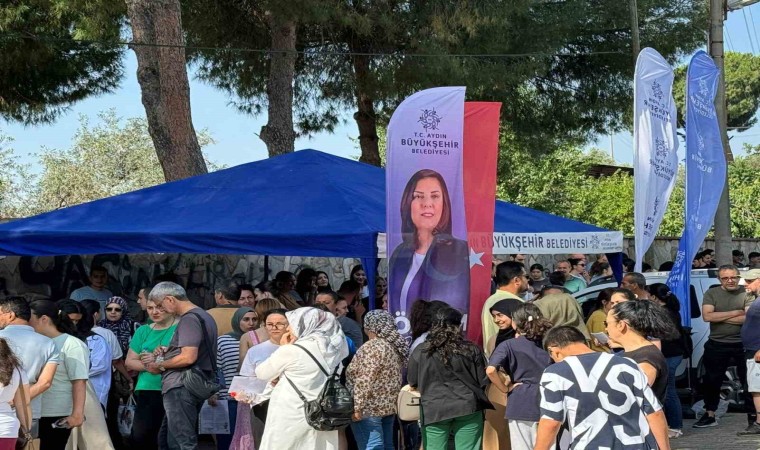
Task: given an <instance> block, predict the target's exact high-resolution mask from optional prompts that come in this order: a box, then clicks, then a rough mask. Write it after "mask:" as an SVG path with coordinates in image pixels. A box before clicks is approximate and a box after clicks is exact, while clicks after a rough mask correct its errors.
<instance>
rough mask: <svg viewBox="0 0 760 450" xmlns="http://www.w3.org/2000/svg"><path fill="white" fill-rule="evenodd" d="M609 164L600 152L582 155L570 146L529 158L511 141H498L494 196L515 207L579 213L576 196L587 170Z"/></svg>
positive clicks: (584, 179) (556, 212) (527, 153)
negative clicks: (496, 179) (495, 193)
mask: <svg viewBox="0 0 760 450" xmlns="http://www.w3.org/2000/svg"><path fill="white" fill-rule="evenodd" d="M610 163H611V159H610V158H609V156H607V155H605V154H604V153H602V152H600V151H592V152H590V153H584V152H583V151H582V150H580V149H579V148H578V147H574V146H566V147H562V148H559V149H557V150H555V151H553V152H551V153H548V154H546V155H543V156H532V155H531V153H530V152H529V151H526V150H524V149H522V148H520V147H518V146H517V145H515V143H514V141H513V140H510V139H502V141H501V145H500V154H499V169H498V180H499V182H498V187H497V195H498V197H499V198H501V199H504V200H507V201H509V202H513V203H516V204H518V205H522V206H527V207H529V208H535V209H539V210H541V211H546V212H549V213H552V214H558V215H561V216H565V217H569V213H570V212H571V211H578V212H579V213H580V212H581V211H580V209H582V208H581V207H580V206H579V205H577V204H576V203H577V195H578V190H579V188H580V187H585V183H586V181H587V178H588V176H587V175H586V171H587V169H588V167H589V166H590V165H592V164H610ZM579 208H580V209H579Z"/></svg>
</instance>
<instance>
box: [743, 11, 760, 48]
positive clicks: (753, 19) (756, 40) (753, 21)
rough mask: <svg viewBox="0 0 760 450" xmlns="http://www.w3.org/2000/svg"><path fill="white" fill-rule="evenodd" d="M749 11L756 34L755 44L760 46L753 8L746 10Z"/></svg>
mask: <svg viewBox="0 0 760 450" xmlns="http://www.w3.org/2000/svg"><path fill="white" fill-rule="evenodd" d="M744 9H748V10H749V18H750V19H751V20H752V31H754V32H755V42H757V43H758V45H760V39H758V38H757V26H756V25H755V16H753V15H752V8H744Z"/></svg>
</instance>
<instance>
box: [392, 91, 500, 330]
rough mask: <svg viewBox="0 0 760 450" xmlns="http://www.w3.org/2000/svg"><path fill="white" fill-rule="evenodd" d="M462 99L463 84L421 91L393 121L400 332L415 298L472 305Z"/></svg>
mask: <svg viewBox="0 0 760 450" xmlns="http://www.w3.org/2000/svg"><path fill="white" fill-rule="evenodd" d="M464 97H465V88H464V87H439V88H432V89H427V90H424V91H421V92H417V93H416V94H413V95H412V96H410V97H409V98H407V99H406V100H404V101H403V102H402V103H401V105H399V107H398V108H397V109H396V111H395V112H394V113H393V116H392V117H391V121H390V124H389V125H388V139H387V145H388V147H387V148H388V151H387V161H386V172H385V173H386V175H385V176H386V197H387V201H386V205H387V206H386V208H387V211H386V234H387V236H386V242H387V244H386V245H387V255H388V256H389V258H390V259H389V261H388V300H389V309H390V311H391V314H394V315H395V316H396V323H397V324H398V326H399V331H400V332H401V333H402V334H408V333H409V331H410V330H411V325H410V322H409V320H408V319H409V313H410V310H411V307H412V304H413V303H414V302H415V301H416V300H418V299H424V300H440V301H444V302H446V303H448V304H449V305H451V306H452V307H454V308H457V309H460V310H461V311H463V312H467V311H468V307H469V295H470V263H469V246H468V244H467V221H466V217H465V207H464V205H465V204H464V189H463V181H462V180H463V170H462V162H463V157H462V154H463V152H462V150H463V130H464ZM492 217H493V216H492Z"/></svg>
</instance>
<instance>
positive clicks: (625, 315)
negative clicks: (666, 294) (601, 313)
mask: <svg viewBox="0 0 760 450" xmlns="http://www.w3.org/2000/svg"><path fill="white" fill-rule="evenodd" d="M607 334H608V335H609V336H610V341H612V342H614V343H617V344H618V345H619V346H621V347H623V349H624V350H625V352H624V353H623V354H622V356H625V357H627V358H631V359H632V360H634V361H636V363H637V364H638V365H639V368H640V369H641V371H642V372H644V374H645V375H646V376H647V382H648V383H649V385H650V386H651V387H652V391H653V392H654V394H655V396H657V399H658V400H659V401H660V403H661V404H662V403H664V402H665V392H666V390H667V386H668V364H667V362H666V361H665V356H663V354H662V352H661V351H660V349H659V348H657V346H655V345H654V344H653V343H652V342H651V341H650V340H649V338H650V337H654V338H658V339H674V338H677V337H678V330H677V329H676V327H675V325H674V324H673V320H672V319H671V318H670V314H669V313H668V312H667V311H666V310H665V308H663V307H661V306H660V305H657V304H655V303H653V302H651V301H649V300H632V301H627V302H622V303H618V304H617V305H615V306H614V307H613V308H612V309H611V310H610V311H609V312H608V313H607Z"/></svg>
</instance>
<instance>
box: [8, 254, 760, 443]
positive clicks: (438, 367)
mask: <svg viewBox="0 0 760 450" xmlns="http://www.w3.org/2000/svg"><path fill="white" fill-rule="evenodd" d="M734 256H735V257H737V255H736V254H734ZM741 256H742V257H743V255H741ZM750 259H751V258H750ZM525 262H526V257H525V255H511V257H510V260H509V261H505V262H500V263H498V264H494V272H493V275H494V277H493V286H492V291H493V293H492V295H491V296H490V297H489V298H488V299H486V300H485V303H484V306H483V309H482V314H481V316H480V317H481V320H482V321H481V326H482V329H481V330H480V331H481V333H480V334H481V335H480V339H482V344H478V343H476V342H472V341H470V340H468V339H467V338H466V337H465V335H464V333H463V331H462V322H463V311H459V310H456V309H454V308H452V307H450V306H449V305H448V304H447V303H445V302H442V301H437V300H431V301H428V300H424V299H418V300H416V301H415V302H414V303H413V305H412V306H411V310H410V314H409V319H410V322H411V332H410V335H409V336H402V335H400V334H399V331H398V328H397V326H396V322H395V320H394V317H393V316H392V315H391V314H389V312H388V311H387V307H388V301H387V292H386V290H387V282H386V280H385V279H383V278H379V279H378V280H377V283H376V286H374V287H372V289H375V291H374V294H375V296H376V299H377V308H376V309H372V308H370V303H369V289H370V286H368V284H367V277H366V274H365V273H364V270H363V268H362V267H361V266H356V267H354V268H353V270H352V271H351V275H350V277H349V279H348V280H347V281H345V282H343V283H341V284H340V286H339V288H338V289H337V290H334V289H333V287H332V285H331V280H330V278H329V276H328V274H326V273H324V272H317V271H314V270H312V269H303V270H301V271H299V273H298V274H297V275H296V274H293V273H290V272H279V273H278V274H276V276H275V277H274V279H273V280H272V281H271V282H264V283H260V284H258V285H256V286H252V285H250V284H237V285H230V286H227V287H224V288H220V289H218V290H217V291H216V292H215V302H216V305H215V306H214V307H213V308H211V309H209V310H204V309H203V308H200V307H198V306H197V305H196V304H195V303H193V302H192V301H191V300H190V299H189V298H188V296H187V294H186V292H185V290H184V289H183V288H182V286H181V285H180V284H179V283H178V280H176V279H175V278H174V277H173V276H172V275H171V274H169V275H164V276H161V277H158V278H157V279H156V280H155V283H154V284H153V285H152V286H150V287H148V288H145V289H143V290H141V291H140V292H139V295H138V303H139V306H140V311H139V312H138V313H137V314H134V313H131V312H130V308H129V303H128V302H127V301H126V300H125V299H124V298H122V297H118V296H114V295H112V294H111V293H110V292H109V291H108V290H107V286H106V285H107V282H106V281H107V272H106V271H105V269H103V268H102V267H92V268H91V277H90V283H89V285H88V286H86V287H84V288H80V289H77V290H76V291H74V292H72V293H71V295H70V296H69V297H70V298H67V299H62V300H58V301H55V302H54V301H51V300H35V301H33V302H28V301H27V300H26V299H25V298H24V297H21V296H16V297H14V296H10V297H6V298H3V299H0V385H2V386H3V387H2V388H0V450H3V449H6V448H7V449H10V448H12V447H13V448H15V445H16V438H17V436H19V435H24V436H31V437H35V438H38V439H39V443H40V449H42V450H50V449H65V448H76V447H77V446H78V447H79V448H98V449H99V450H101V449H102V450H108V449H126V448H133V447H134V448H146V449H159V448H160V449H162V450H163V449H172V450H173V449H182V450H185V449H188V450H189V449H196V448H198V440H199V436H198V425H199V413H200V411H201V409H202V407H203V406H204V404H206V405H208V406H207V407H210V408H215V407H220V405H222V402H224V403H225V404H226V406H227V408H226V410H227V415H228V417H227V418H228V420H229V432H228V433H220V434H217V435H215V436H214V442H215V445H216V446H217V448H218V449H224V450H227V449H235V450H252V449H273V450H275V449H276V450H280V449H317V448H319V449H322V448H324V449H330V448H332V449H336V450H338V449H339V450H347V449H360V450H364V449H372V450H375V449H383V450H387V449H405V450H412V449H419V448H421V447H423V448H425V449H429V450H438V449H447V448H449V445H451V444H452V442H453V445H454V446H455V448H457V449H467V450H469V449H480V448H487V449H499V448H511V449H513V450H521V449H554V448H561V449H564V448H602V447H605V448H611V449H617V448H620V449H629V448H660V449H667V448H670V447H669V445H670V444H669V441H670V439H675V438H678V437H680V436H681V435H682V434H683V432H684V429H683V421H682V418H683V411H682V409H681V408H682V407H681V401H680V399H679V397H678V392H677V390H676V372H677V369H678V367H679V366H680V365H681V363H682V361H683V360H684V358H687V357H688V356H689V355H690V354H691V351H692V348H691V347H692V344H691V340H690V335H689V330H688V329H687V328H684V327H683V326H682V324H681V315H680V309H681V308H680V301H679V299H678V298H676V297H675V296H674V295H673V294H672V293H671V292H670V290H669V289H668V287H667V286H666V285H664V284H662V283H656V284H652V285H649V286H648V285H647V281H646V277H645V276H644V275H643V274H641V273H636V272H631V271H629V272H627V273H625V274H624V276H623V279H622V281H621V283H620V285H619V287H617V288H608V289H604V290H602V291H600V293H599V296H598V298H597V299H596V300H595V301H587V302H585V303H584V304H582V305H581V304H579V303H578V301H577V300H576V299H575V298H574V297H573V296H572V295H571V294H572V293H573V292H574V291H577V290H579V289H583V288H584V287H586V286H588V285H589V284H593V283H594V282H596V281H598V280H606V281H609V280H610V278H611V277H612V274H611V270H610V266H609V263H608V262H607V261H606V260H605V258H603V257H602V255H600V256H598V257H597V258H596V261H595V262H594V263H593V264H592V265H591V270H590V271H587V270H586V265H587V259H586V256H585V255H569V256H568V257H567V258H566V259H562V260H559V261H558V262H557V264H556V265H555V267H554V269H555V270H554V271H553V272H549V271H547V270H546V269H545V268H544V267H542V266H541V265H538V264H534V265H532V266H530V267H526V265H525ZM717 273H718V281H719V282H720V286H717V287H714V288H711V289H710V290H708V291H707V292H706V293H705V295H704V301H703V306H702V316H703V319H704V320H705V321H706V322H708V323H710V337H709V340H708V341H707V343H706V344H705V349H704V361H705V364H704V368H705V374H704V377H703V378H702V380H701V381H702V383H701V386H700V392H701V394H702V395H703V396H704V401H705V410H706V412H705V414H704V415H702V416H701V418H699V420H698V421H697V422H696V423H695V424H694V427H696V428H704V427H710V426H715V425H717V420H718V418H717V416H716V411H717V409H718V403H719V400H720V389H721V385H722V383H723V377H724V374H725V372H726V368H727V367H728V366H730V365H736V367H737V369H738V372H739V376H740V378H741V379H742V381H743V382H744V383H745V385H746V392H747V393H748V395H747V402H746V404H747V408H748V427H747V428H746V429H745V430H740V431H739V433H740V434H748V435H756V434H760V422H759V421H758V420H760V419H758V417H757V414H756V413H755V411H756V410H760V369H758V363H757V362H760V302H757V304H756V302H755V298H756V297H757V296H758V295H760V269H751V270H748V271H746V272H744V274H743V278H744V280H745V284H744V285H741V284H740V279H741V277H740V272H739V268H738V267H736V266H734V265H725V266H720V267H719V268H718V270H717ZM606 281H605V282H606ZM133 316H137V317H134V318H133ZM332 377H340V380H341V382H342V383H344V384H345V386H346V387H347V388H348V390H349V391H350V393H351V397H352V402H353V413H352V414H351V417H350V422H351V423H350V426H348V427H337V429H329V430H327V429H326V430H322V429H317V428H315V427H314V426H312V424H310V422H309V420H307V418H306V416H305V412H304V411H305V408H306V404H307V403H308V402H309V401H311V400H313V399H315V398H317V397H318V396H319V395H321V392H322V390H323V388H324V387H325V385H326V383H327V380H329V379H331V378H332ZM236 379H245V380H247V383H248V384H247V385H246V386H248V389H252V392H253V395H241V393H240V392H234V391H231V389H230V387H231V385H233V384H234V383H235V380H236ZM405 384H408V388H404V389H409V390H410V391H412V392H416V393H417V395H418V396H419V402H420V405H421V407H420V408H419V419H418V420H409V421H402V420H400V419H399V418H398V417H397V413H398V407H399V405H398V404H397V399H398V397H399V392H400V391H401V390H402V386H404V385H405ZM11 404H12V405H13V406H12V407H11V406H10V405H11ZM2 405H5V406H2ZM129 405H134V411H133V412H132V416H131V418H130V419H131V420H126V421H125V413H126V412H128V411H130V410H129V408H128V406H129ZM125 423H126V425H127V426H126V429H125V427H124V425H125Z"/></svg>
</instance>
